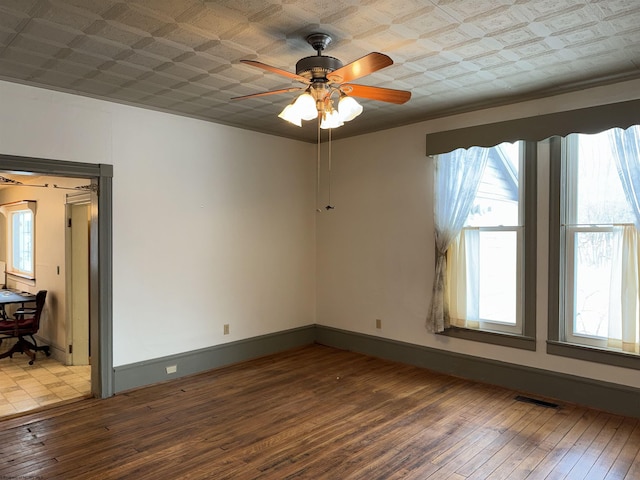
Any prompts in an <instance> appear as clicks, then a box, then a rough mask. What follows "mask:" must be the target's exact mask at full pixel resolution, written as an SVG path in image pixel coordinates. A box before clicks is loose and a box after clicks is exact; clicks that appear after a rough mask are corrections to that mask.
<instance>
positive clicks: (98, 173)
mask: <svg viewBox="0 0 640 480" xmlns="http://www.w3.org/2000/svg"><path fill="white" fill-rule="evenodd" d="M0 171H6V172H14V173H39V174H42V175H48V176H59V177H75V178H88V179H90V180H91V190H92V191H94V192H95V193H96V194H92V195H91V208H90V211H91V221H90V223H91V234H90V240H89V241H90V250H91V254H90V257H89V279H90V288H89V328H90V331H91V352H92V362H91V393H92V394H93V396H94V397H97V398H107V397H110V396H112V395H113V394H114V393H115V392H114V372H113V227H112V224H113V210H112V209H113V206H112V180H113V165H109V164H103V163H99V164H98V163H81V162H68V161H63V160H51V159H46V158H34V157H21V156H16V155H3V154H0Z"/></svg>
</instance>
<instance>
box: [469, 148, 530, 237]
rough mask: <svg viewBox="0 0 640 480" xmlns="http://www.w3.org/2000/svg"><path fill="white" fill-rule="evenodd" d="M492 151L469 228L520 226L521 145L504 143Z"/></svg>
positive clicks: (470, 218)
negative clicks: (519, 179) (519, 180)
mask: <svg viewBox="0 0 640 480" xmlns="http://www.w3.org/2000/svg"><path fill="white" fill-rule="evenodd" d="M488 150H489V159H488V161H487V167H486V168H485V171H484V174H483V176H482V180H481V181H480V186H479V188H478V193H477V194H476V200H475V202H474V204H473V207H472V209H471V213H470V214H469V216H468V217H467V222H466V224H465V225H466V226H473V227H490V226H497V225H504V226H507V225H511V226H517V225H520V220H519V218H520V215H519V208H518V198H519V188H518V184H519V182H518V178H519V171H520V142H515V143H502V144H500V145H497V146H495V147H492V148H490V149H488Z"/></svg>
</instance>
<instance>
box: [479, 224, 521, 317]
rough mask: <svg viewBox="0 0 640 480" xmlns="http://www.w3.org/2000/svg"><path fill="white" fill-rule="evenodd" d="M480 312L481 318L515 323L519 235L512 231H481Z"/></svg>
mask: <svg viewBox="0 0 640 480" xmlns="http://www.w3.org/2000/svg"><path fill="white" fill-rule="evenodd" d="M479 243H480V245H479V250H480V256H479V263H480V269H479V270H480V271H479V297H480V298H479V315H480V318H481V319H482V320H489V321H495V322H504V323H508V324H512V325H515V324H516V298H517V295H516V293H517V285H518V273H517V264H518V261H517V260H518V238H517V232H514V231H507V232H503V231H481V232H480V240H479Z"/></svg>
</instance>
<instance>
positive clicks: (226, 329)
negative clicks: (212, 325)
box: [224, 323, 229, 335]
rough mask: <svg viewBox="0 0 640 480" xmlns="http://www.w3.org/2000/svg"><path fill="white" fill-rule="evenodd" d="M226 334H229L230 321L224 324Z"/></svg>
mask: <svg viewBox="0 0 640 480" xmlns="http://www.w3.org/2000/svg"><path fill="white" fill-rule="evenodd" d="M224 334H225V335H229V324H228V323H225V324H224Z"/></svg>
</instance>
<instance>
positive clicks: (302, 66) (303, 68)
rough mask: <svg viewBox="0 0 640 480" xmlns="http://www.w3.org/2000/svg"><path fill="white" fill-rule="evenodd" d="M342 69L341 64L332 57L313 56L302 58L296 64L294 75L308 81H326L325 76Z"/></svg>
mask: <svg viewBox="0 0 640 480" xmlns="http://www.w3.org/2000/svg"><path fill="white" fill-rule="evenodd" d="M339 68H342V62H341V61H340V60H338V59H337V58H334V57H328V56H326V55H315V56H313V57H305V58H302V59H300V60H299V61H298V63H296V74H298V75H300V76H301V77H304V78H306V79H308V80H311V81H313V80H325V81H326V80H327V75H328V74H329V73H331V72H333V71H334V70H338V69H339Z"/></svg>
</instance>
